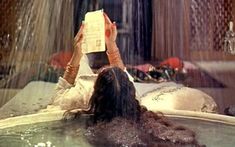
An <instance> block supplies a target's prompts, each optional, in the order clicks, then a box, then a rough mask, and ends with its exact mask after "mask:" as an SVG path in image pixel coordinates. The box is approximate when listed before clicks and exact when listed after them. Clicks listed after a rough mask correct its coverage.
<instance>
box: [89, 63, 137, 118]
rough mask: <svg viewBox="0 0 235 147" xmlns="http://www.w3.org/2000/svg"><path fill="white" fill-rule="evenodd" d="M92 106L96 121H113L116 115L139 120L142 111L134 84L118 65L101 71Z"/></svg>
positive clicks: (91, 101) (96, 83) (92, 98)
mask: <svg viewBox="0 0 235 147" xmlns="http://www.w3.org/2000/svg"><path fill="white" fill-rule="evenodd" d="M90 106H91V107H90V110H92V111H93V114H94V122H97V121H111V120H112V119H113V118H115V117H123V118H127V119H132V120H138V119H139V118H140V113H141V107H140V105H139V102H138V100H136V99H135V87H134V85H133V83H132V82H131V81H130V80H129V78H128V75H127V74H126V73H125V72H124V71H123V70H122V69H120V68H118V67H109V68H105V69H103V71H102V72H100V73H99V75H98V78H97V80H96V82H95V85H94V92H93V94H92V96H91V99H90Z"/></svg>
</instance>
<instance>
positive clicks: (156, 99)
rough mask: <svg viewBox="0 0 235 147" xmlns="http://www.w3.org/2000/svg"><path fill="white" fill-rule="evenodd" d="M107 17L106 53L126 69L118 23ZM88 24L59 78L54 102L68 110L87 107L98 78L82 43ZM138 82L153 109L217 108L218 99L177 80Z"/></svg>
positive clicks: (144, 101) (139, 95) (143, 99)
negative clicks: (119, 42)
mask: <svg viewBox="0 0 235 147" xmlns="http://www.w3.org/2000/svg"><path fill="white" fill-rule="evenodd" d="M104 18H105V43H106V47H107V51H106V53H107V56H108V59H109V62H110V65H112V66H116V67H119V68H121V69H122V70H124V71H125V72H126V70H125V66H124V64H123V62H122V59H121V56H120V54H119V49H118V47H117V44H116V37H117V28H116V25H115V23H112V22H111V21H110V19H109V18H108V16H107V15H106V14H104ZM84 27H86V26H85V25H84V24H83V25H82V26H81V28H80V30H79V32H78V33H77V35H76V37H75V39H74V53H73V56H72V58H71V60H70V61H69V63H68V65H67V67H66V71H65V73H64V76H63V78H60V79H59V82H58V84H57V88H56V89H57V93H56V95H55V97H54V102H53V104H54V105H58V106H60V107H61V109H64V110H71V109H78V108H80V109H86V108H87V107H88V102H89V99H90V97H91V94H92V92H93V86H94V83H95V80H96V78H97V75H96V74H93V72H92V70H91V69H90V67H89V65H88V61H87V59H86V55H83V54H82V45H81V44H82V39H83V29H84ZM126 73H127V72H126ZM127 74H128V73H127ZM129 79H130V80H132V78H131V76H129ZM134 85H135V88H136V89H137V98H138V100H140V103H141V105H144V106H146V107H147V108H148V109H149V110H154V111H156V110H159V109H160V110H162V109H173V110H174V109H181V110H182V109H183V110H193V111H203V112H216V111H217V105H216V103H215V102H214V100H213V99H212V98H211V97H210V96H208V95H207V94H205V93H203V92H201V91H199V90H196V89H192V88H188V87H182V86H180V87H179V86H178V85H177V84H175V83H173V82H172V83H170V85H169V83H166V84H162V85H160V84H154V85H151V84H150V86H149V85H140V84H138V83H134ZM151 87H153V88H151ZM156 87H158V88H156ZM159 87H160V88H159ZM146 89H147V90H146ZM140 98H141V99H140ZM192 101H194V103H193V104H192V103H191V102H192Z"/></svg>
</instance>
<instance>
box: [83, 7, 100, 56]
mask: <svg viewBox="0 0 235 147" xmlns="http://www.w3.org/2000/svg"><path fill="white" fill-rule="evenodd" d="M84 23H85V27H84V33H83V34H84V39H83V43H82V52H83V53H91V52H102V51H105V29H104V27H105V22H104V16H103V11H102V10H98V11H93V12H88V13H86V15H85V21H84Z"/></svg>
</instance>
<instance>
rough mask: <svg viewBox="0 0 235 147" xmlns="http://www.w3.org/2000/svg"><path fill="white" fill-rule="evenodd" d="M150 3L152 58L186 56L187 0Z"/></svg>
mask: <svg viewBox="0 0 235 147" xmlns="http://www.w3.org/2000/svg"><path fill="white" fill-rule="evenodd" d="M152 3H153V4H152V7H153V8H152V10H153V13H152V14H153V17H152V21H153V30H152V51H151V56H152V59H153V60H157V59H161V60H162V59H166V58H169V57H172V56H177V57H181V58H187V56H188V53H187V49H188V32H189V25H188V18H189V17H188V14H189V9H188V8H189V1H188V0H177V1H176V0H175V1H172V0H153V2H152Z"/></svg>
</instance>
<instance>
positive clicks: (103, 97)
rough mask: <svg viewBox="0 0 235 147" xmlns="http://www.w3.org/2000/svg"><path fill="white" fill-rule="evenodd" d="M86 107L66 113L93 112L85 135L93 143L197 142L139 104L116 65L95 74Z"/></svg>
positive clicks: (188, 132) (171, 146) (144, 146)
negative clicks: (96, 75)
mask: <svg viewBox="0 0 235 147" xmlns="http://www.w3.org/2000/svg"><path fill="white" fill-rule="evenodd" d="M89 106H90V107H89V109H88V110H87V111H84V110H83V111H78V112H74V113H71V112H69V111H67V113H65V117H66V118H67V117H68V116H69V118H71V116H73V117H75V118H79V116H80V114H82V113H86V114H93V115H91V117H90V120H91V121H92V123H91V124H90V125H89V126H88V129H87V132H86V134H85V135H86V137H87V139H88V140H89V142H90V143H92V144H94V145H95V146H128V147H131V146H138V147H149V146H156V147H159V146H164V147H166V146H169V147H174V146H199V145H198V143H197V141H196V139H195V134H194V133H193V132H192V131H191V130H188V129H186V128H184V127H181V126H176V125H174V124H172V123H171V122H169V121H168V120H167V119H166V118H165V117H164V116H163V115H162V114H160V113H159V114H155V113H153V112H151V111H147V109H146V108H144V107H142V106H140V104H139V101H138V100H136V97H135V87H134V85H133V82H131V81H130V80H129V79H128V75H127V74H126V73H125V72H124V71H123V70H122V69H120V68H118V67H109V68H105V69H104V70H103V71H101V72H100V74H99V75H98V77H97V80H96V82H95V85H94V92H93V94H92V96H91V99H90V102H89Z"/></svg>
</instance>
